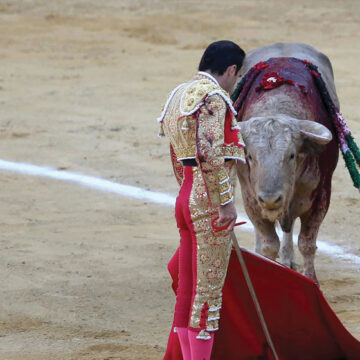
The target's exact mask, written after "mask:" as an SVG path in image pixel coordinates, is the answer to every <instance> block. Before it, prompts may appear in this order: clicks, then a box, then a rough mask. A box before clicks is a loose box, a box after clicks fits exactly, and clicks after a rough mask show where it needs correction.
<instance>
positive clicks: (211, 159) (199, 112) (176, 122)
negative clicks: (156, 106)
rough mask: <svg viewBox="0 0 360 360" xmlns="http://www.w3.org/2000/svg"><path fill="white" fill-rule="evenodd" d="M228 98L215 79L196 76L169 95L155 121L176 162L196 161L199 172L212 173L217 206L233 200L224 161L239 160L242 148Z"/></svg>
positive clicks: (205, 75)
mask: <svg viewBox="0 0 360 360" xmlns="http://www.w3.org/2000/svg"><path fill="white" fill-rule="evenodd" d="M234 115H236V111H235V110H234V108H233V106H232V103H231V100H230V98H229V94H228V93H227V92H226V91H225V90H224V89H222V88H221V87H220V85H219V84H218V82H217V81H216V79H215V78H214V77H212V76H211V75H210V74H208V73H206V72H198V73H197V74H196V76H195V77H194V79H193V80H191V81H190V82H188V83H184V84H180V85H179V86H178V87H176V88H175V89H174V90H173V91H172V92H171V94H170V96H169V98H168V100H167V102H166V104H165V106H164V109H163V112H162V114H161V116H160V118H159V119H158V121H159V122H160V123H161V127H160V133H159V136H164V135H166V136H167V137H168V138H169V139H170V144H171V146H172V148H173V151H174V153H175V156H176V159H177V161H181V160H185V159H195V160H196V161H197V162H198V164H199V165H201V169H202V171H204V172H207V173H210V172H211V173H213V175H214V177H215V178H216V179H217V183H218V189H217V190H218V193H219V196H220V204H221V205H225V204H227V203H229V202H231V201H232V200H233V189H232V187H231V184H230V181H229V174H228V171H227V169H226V167H225V166H224V161H225V159H242V158H243V150H242V148H243V144H241V143H240V142H239V140H240V139H239V137H240V133H239V127H238V126H237V121H236V119H235V117H234Z"/></svg>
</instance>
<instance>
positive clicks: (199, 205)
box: [174, 162, 233, 338]
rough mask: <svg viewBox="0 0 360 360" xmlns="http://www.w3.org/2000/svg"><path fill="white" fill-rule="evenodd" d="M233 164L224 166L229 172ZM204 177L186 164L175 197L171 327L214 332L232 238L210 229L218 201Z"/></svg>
mask: <svg viewBox="0 0 360 360" xmlns="http://www.w3.org/2000/svg"><path fill="white" fill-rule="evenodd" d="M232 163H233V162H229V164H228V165H227V166H228V167H229V173H230V171H231V169H232V168H233V166H232ZM206 176H207V175H206V174H205V176H204V174H202V173H201V170H200V169H199V168H197V167H191V166H185V167H184V179H183V183H182V186H181V189H180V192H179V196H178V197H177V200H176V206H175V217H176V221H177V226H178V228H179V232H180V250H179V287H178V291H177V297H176V305H175V313H174V326H175V327H189V328H191V329H193V330H199V331H200V330H204V331H205V330H206V331H216V330H218V320H219V318H220V308H221V300H222V287H223V284H224V281H225V276H226V271H227V266H228V261H229V256H230V251H231V241H230V235H229V234H227V233H225V232H219V233H215V232H214V231H213V230H212V227H211V220H212V219H213V218H214V217H216V216H218V208H219V200H218V198H217V197H216V195H217V194H215V196H214V198H212V199H211V201H210V202H209V199H208V194H209V193H210V194H211V192H212V188H211V187H212V182H211V181H213V180H212V179H213V178H211V177H209V180H208V179H206ZM210 196H211V195H210ZM217 196H218V195H217ZM200 336H202V335H200ZM203 336H204V338H208V337H209V334H207V333H206V332H205V333H203Z"/></svg>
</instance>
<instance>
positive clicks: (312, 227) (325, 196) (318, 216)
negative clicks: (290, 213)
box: [298, 189, 330, 281]
mask: <svg viewBox="0 0 360 360" xmlns="http://www.w3.org/2000/svg"><path fill="white" fill-rule="evenodd" d="M329 194H330V192H329V191H328V190H326V189H323V190H322V191H321V193H320V194H319V195H318V196H317V197H316V198H315V200H314V202H313V206H312V208H311V209H310V210H309V211H308V212H307V213H305V214H304V215H302V216H301V217H300V219H301V230H300V235H299V241H298V246H299V250H300V252H301V254H302V256H303V257H304V272H303V273H304V275H305V276H307V277H309V278H310V279H313V280H315V281H317V278H316V273H315V266H314V259H315V252H316V249H317V246H316V238H317V235H318V232H319V228H320V225H321V223H322V221H323V220H324V217H325V215H326V212H327V209H328V207H329V202H330V199H329Z"/></svg>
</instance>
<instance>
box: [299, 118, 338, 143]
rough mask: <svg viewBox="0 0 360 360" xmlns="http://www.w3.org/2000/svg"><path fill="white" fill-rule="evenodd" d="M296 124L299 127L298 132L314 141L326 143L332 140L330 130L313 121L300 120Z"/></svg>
mask: <svg viewBox="0 0 360 360" xmlns="http://www.w3.org/2000/svg"><path fill="white" fill-rule="evenodd" d="M298 125H299V127H300V133H301V134H302V135H303V136H304V137H305V138H307V139H308V140H310V141H312V142H314V143H317V144H320V145H326V144H327V143H329V142H330V141H331V140H332V133H331V132H330V130H329V129H328V128H326V127H325V126H324V125H321V124H318V123H316V122H315V121H310V120H300V121H299V122H298Z"/></svg>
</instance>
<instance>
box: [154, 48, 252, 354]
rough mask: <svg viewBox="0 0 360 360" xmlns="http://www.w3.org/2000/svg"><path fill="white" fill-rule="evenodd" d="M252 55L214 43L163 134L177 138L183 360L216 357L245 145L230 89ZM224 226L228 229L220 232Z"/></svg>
mask: <svg viewBox="0 0 360 360" xmlns="http://www.w3.org/2000/svg"><path fill="white" fill-rule="evenodd" d="M244 56H245V54H244V52H243V50H242V49H241V48H240V47H239V46H238V45H236V44H235V43H233V42H231V41H218V42H215V43H212V44H210V45H209V46H208V48H207V49H206V50H205V52H204V55H203V57H202V59H201V61H200V65H199V72H198V73H197V74H196V75H195V77H194V78H193V79H191V80H190V81H189V82H186V83H183V84H180V85H179V86H177V87H176V88H175V89H174V90H173V91H172V92H171V94H170V96H169V98H168V100H167V102H166V104H165V106H164V109H163V111H162V114H161V116H160V117H159V119H158V121H159V122H160V133H159V135H160V136H166V137H167V138H169V140H170V153H171V159H172V163H173V168H174V173H175V176H176V179H177V181H178V182H179V184H180V186H181V188H180V192H179V195H178V197H177V200H176V206H175V217H176V222H177V226H178V228H179V232H180V250H179V287H178V290H177V297H176V305H175V312H174V331H176V332H177V334H178V337H179V341H180V345H181V350H182V354H183V358H184V360H198V359H201V360H204V359H206V360H207V359H210V356H211V349H212V344H213V340H214V332H215V331H216V330H218V327H219V325H218V324H219V319H220V310H221V303H222V287H223V285H224V280H225V276H226V271H227V266H228V261H229V256H230V252H231V240H230V232H229V231H230V230H232V227H233V226H234V223H235V220H236V216H237V214H236V209H235V207H234V205H233V202H234V189H235V178H236V161H237V160H239V159H243V144H242V143H241V141H240V133H239V127H238V125H237V121H236V118H235V115H236V112H235V110H234V108H233V106H232V102H231V100H230V97H229V93H228V92H230V91H231V90H232V89H233V87H234V85H235V83H236V82H237V80H238V76H239V69H240V67H241V65H242V62H243V58H244ZM217 217H219V219H218V223H217V225H224V224H226V225H227V226H226V228H225V229H224V230H222V231H218V232H216V231H215V230H214V228H213V227H212V221H213V219H215V218H217Z"/></svg>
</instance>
